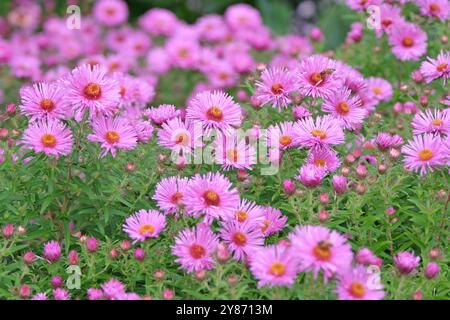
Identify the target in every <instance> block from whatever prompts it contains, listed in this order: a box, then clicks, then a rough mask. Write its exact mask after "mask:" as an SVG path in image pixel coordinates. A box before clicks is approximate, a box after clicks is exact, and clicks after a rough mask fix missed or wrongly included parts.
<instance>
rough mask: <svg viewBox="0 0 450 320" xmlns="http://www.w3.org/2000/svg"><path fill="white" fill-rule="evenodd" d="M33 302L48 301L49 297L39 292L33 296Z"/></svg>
mask: <svg viewBox="0 0 450 320" xmlns="http://www.w3.org/2000/svg"><path fill="white" fill-rule="evenodd" d="M32 300H48V297H47V294H46V293H45V292H39V293H37V294H35V295H34V296H33V298H32Z"/></svg>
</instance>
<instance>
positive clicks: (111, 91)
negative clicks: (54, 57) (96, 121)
mask: <svg viewBox="0 0 450 320" xmlns="http://www.w3.org/2000/svg"><path fill="white" fill-rule="evenodd" d="M106 72H107V71H106V69H105V68H104V67H102V66H99V65H96V66H94V67H91V66H90V65H86V64H85V65H82V66H80V67H77V68H76V69H74V70H72V72H71V74H70V75H69V76H68V77H67V78H66V79H65V80H64V86H65V88H66V92H65V94H66V99H67V102H68V103H70V104H71V105H72V108H73V113H74V117H75V120H77V121H80V120H81V119H82V118H83V115H84V113H85V112H86V111H87V110H89V114H90V116H91V117H96V116H100V115H105V116H109V115H112V114H113V113H114V112H115V111H116V109H117V106H118V104H119V101H120V94H119V86H118V83H117V81H116V80H115V79H113V78H111V77H108V76H107V75H106Z"/></svg>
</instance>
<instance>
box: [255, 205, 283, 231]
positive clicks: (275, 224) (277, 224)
mask: <svg viewBox="0 0 450 320" xmlns="http://www.w3.org/2000/svg"><path fill="white" fill-rule="evenodd" d="M263 209H264V221H263V223H262V226H261V231H262V233H263V234H264V236H265V237H267V236H270V235H272V234H274V233H277V232H279V231H281V230H283V228H284V227H285V226H286V222H287V220H288V218H287V217H286V216H285V215H283V214H282V213H281V211H280V210H279V209H276V208H272V207H269V206H266V207H263Z"/></svg>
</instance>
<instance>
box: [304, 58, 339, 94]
mask: <svg viewBox="0 0 450 320" xmlns="http://www.w3.org/2000/svg"><path fill="white" fill-rule="evenodd" d="M335 71H336V62H335V61H334V60H331V59H329V58H327V57H324V56H320V55H313V56H310V57H307V58H304V59H303V60H301V61H300V66H299V67H298V70H297V72H298V74H299V75H298V82H299V85H300V93H301V94H302V95H304V96H311V97H314V98H316V97H320V98H325V97H327V96H329V95H331V94H333V92H334V91H335V90H336V89H337V88H338V86H339V82H338V81H337V76H336V74H335Z"/></svg>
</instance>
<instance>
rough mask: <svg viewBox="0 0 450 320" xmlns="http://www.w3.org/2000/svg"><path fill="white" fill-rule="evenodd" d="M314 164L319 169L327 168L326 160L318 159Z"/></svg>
mask: <svg viewBox="0 0 450 320" xmlns="http://www.w3.org/2000/svg"><path fill="white" fill-rule="evenodd" d="M314 164H315V165H316V166H319V167H325V166H326V164H327V162H326V161H325V160H324V159H316V160H314Z"/></svg>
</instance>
